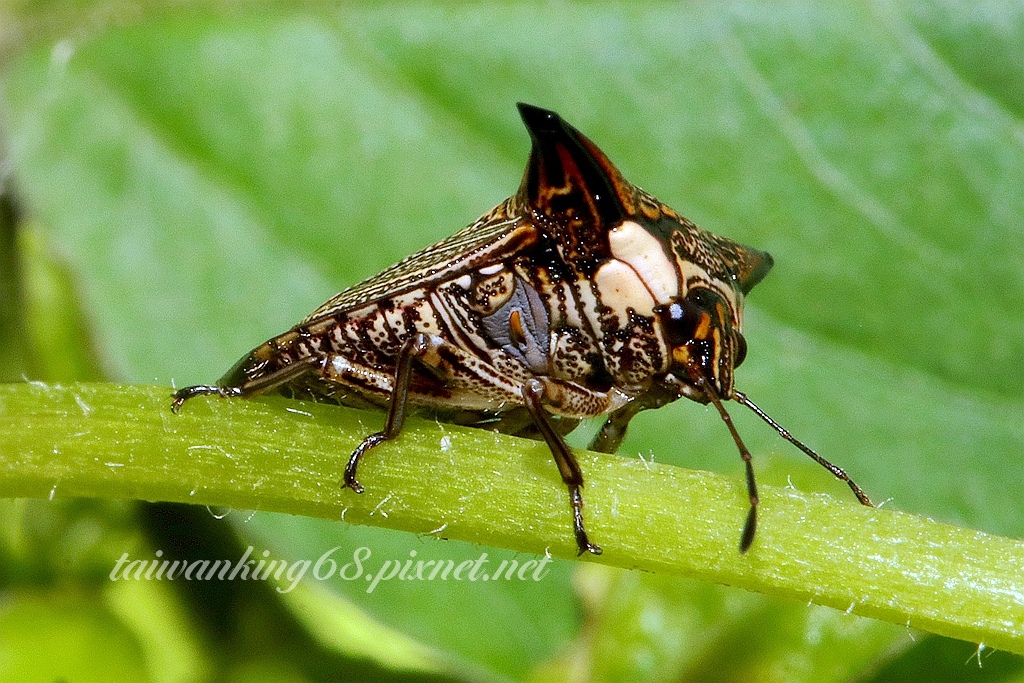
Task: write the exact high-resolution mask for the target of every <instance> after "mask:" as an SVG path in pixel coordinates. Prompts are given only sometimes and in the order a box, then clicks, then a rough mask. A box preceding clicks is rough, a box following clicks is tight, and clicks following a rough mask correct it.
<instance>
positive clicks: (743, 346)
mask: <svg viewBox="0 0 1024 683" xmlns="http://www.w3.org/2000/svg"><path fill="white" fill-rule="evenodd" d="M746 357H747V340H746V339H744V338H743V335H742V334H741V333H739V332H737V333H736V359H735V360H734V361H733V364H732V365H733V367H734V368H738V367H739V366H740V365H741V364H742V363H743V361H744V359H746Z"/></svg>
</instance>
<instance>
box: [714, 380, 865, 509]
mask: <svg viewBox="0 0 1024 683" xmlns="http://www.w3.org/2000/svg"><path fill="white" fill-rule="evenodd" d="M732 397H733V399H734V400H735V401H736V402H737V403H742V404H743V405H745V406H746V407H748V408H750V409H751V410H752V411H754V414H756V415H757V416H758V417H759V418H761V419H762V420H764V421H765V422H767V423H768V425H769V426H771V427H772V428H773V429H774V430H775V431H776V432H778V433H779V436H781V437H782V438H783V439H785V440H786V441H788V442H790V443H791V444H793V445H794V446H796V447H797V448H799V449H800V450H801V451H803V452H804V453H806V454H807V455H809V456H810V457H811V458H812V459H813V460H814V461H815V462H816V463H818V464H819V465H821V466H822V467H824V468H825V469H826V470H828V471H829V472H831V473H832V476H834V477H835V478H836V479H838V480H840V481H845V482H846V485H847V486H849V487H850V490H851V491H853V495H855V496H857V500H859V501H860V503H861V505H867V506H868V507H874V505H873V503H872V502H871V499H870V498H868V496H867V494H866V493H864V491H863V490H862V489H861V487H859V486H857V484H855V483H854V481H853V479H850V476H849V475H848V474H847V473H846V470H844V469H843V468H842V467H839V466H838V465H833V464H832V463H831V462H829V461H828V460H826V459H825V458H823V457H821V456H820V455H818V454H817V453H816V452H815V451H814V450H813V449H812V448H811V447H810V446H806V445H804V443H803V442H802V441H800V440H799V439H797V438H796V437H795V436H793V435H792V434H790V433H789V432H788V431H787V430H786V429H785V428H784V427H783V426H782V425H780V424H779V423H778V422H776V421H775V420H773V419H772V418H771V417H770V416H769V415H768V413H766V412H764V411H763V410H761V409H760V408H758V407H757V405H756V404H755V403H754V402H753V401H751V400H750V399H749V398H748V397H747V395H746V394H744V393H743V392H742V391H733V392H732Z"/></svg>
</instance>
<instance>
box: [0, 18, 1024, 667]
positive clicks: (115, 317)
mask: <svg viewBox="0 0 1024 683" xmlns="http://www.w3.org/2000/svg"><path fill="white" fill-rule="evenodd" d="M1022 40H1024V3H1019V2H1018V3H1004V2H995V1H993V2H980V3H956V2H944V1H941V0H936V1H934V2H925V1H923V0H922V1H916V2H910V3H898V2H895V1H893V2H854V3H848V4H846V5H843V6H832V5H831V4H821V3H815V2H810V1H808V2H798V1H793V2H785V3H767V2H764V3H761V2H716V3H686V4H682V3H651V4H646V5H644V6H642V7H635V6H629V7H627V6H625V5H619V4H617V3H612V2H600V1H598V2H588V3H584V4H579V5H576V4H571V3H562V2H558V3H542V2H511V3H493V2H492V3H487V4H468V3H451V4H425V3H393V4H389V3H369V2H367V3H349V4H346V5H345V6H343V7H341V6H332V5H329V4H316V3H303V4H301V5H298V6H295V5H292V4H290V3H230V2H224V3H209V4H206V3H190V2H180V3H176V2H153V3H125V2H102V1H97V2H88V1H84V0H83V1H79V2H55V1H54V2H47V1H43V0H40V1H35V2H33V1H30V0H21V1H19V0H14V1H13V2H12V1H11V0H7V2H6V3H4V4H0V380H2V381H9V382H18V381H24V380H27V379H28V380H43V381H47V382H69V381H77V380H109V381H118V382H132V383H141V384H159V385H166V386H167V387H168V388H169V387H170V386H171V385H172V383H173V384H175V385H176V386H183V385H186V384H192V383H208V382H211V381H213V380H215V379H216V378H218V377H219V376H220V375H221V374H223V372H224V371H225V370H226V369H227V368H228V367H230V365H231V364H232V363H233V362H234V361H235V360H236V359H237V358H238V357H239V356H241V355H242V354H243V353H244V352H246V351H247V350H249V349H250V348H252V347H253V346H255V345H256V344H258V343H260V342H262V341H263V340H264V339H266V338H268V337H270V336H271V335H273V334H275V333H278V332H280V331H282V330H285V329H287V328H289V327H290V326H291V325H293V324H294V323H295V322H297V321H298V320H300V319H301V318H303V317H304V316H305V315H306V314H307V313H309V312H310V311H312V310H313V309H314V308H316V307H317V306H318V305H319V304H320V303H322V302H323V301H324V300H326V299H327V298H328V297H330V296H331V295H332V294H334V293H335V292H337V291H339V290H340V289H342V288H344V287H346V286H348V285H351V284H354V283H355V282H357V281H358V280H360V279H362V278H364V277H367V276H369V275H372V274H374V273H375V272H377V271H379V270H380V269H382V268H383V267H385V266H387V265H389V264H390V263H392V262H394V261H396V260H398V259H399V258H401V257H403V256H405V255H407V254H409V253H411V252H412V251H414V250H416V249H419V248H421V247H423V246H425V245H427V244H429V243H431V242H434V241H436V240H438V239H441V238H443V237H445V236H447V235H449V234H451V233H453V232H454V231H456V230H457V229H459V228H461V227H463V226H464V225H466V224H468V223H470V222H472V221H473V220H474V219H475V218H476V217H477V216H479V215H480V214H482V213H483V212H485V211H486V210H487V209H489V208H490V207H492V206H493V205H495V204H497V203H498V202H499V201H500V200H502V199H503V198H505V197H506V196H508V195H509V194H511V193H513V192H514V191H515V189H516V188H517V187H518V183H519V179H520V177H521V174H522V169H523V165H524V164H525V161H526V156H527V153H528V149H529V143H528V138H527V135H526V132H525V131H524V130H523V129H522V126H521V124H520V122H519V119H518V116H517V113H516V111H515V107H514V104H515V102H516V101H526V102H529V103H532V104H536V105H539V106H542V107H546V108H550V109H554V110H556V111H558V112H559V113H560V114H562V116H563V117H564V118H566V119H567V120H568V121H570V122H572V123H573V124H574V125H576V126H577V127H578V128H579V129H580V130H582V131H583V132H584V133H585V134H586V135H588V136H589V137H590V138H592V139H593V140H594V141H595V142H596V143H597V144H598V145H599V146H601V147H602V149H604V151H605V152H606V153H607V154H608V155H609V157H610V158H611V159H612V160H613V161H614V162H615V163H616V164H617V165H618V166H619V168H620V169H621V170H622V171H623V173H624V175H625V176H626V177H627V178H628V179H630V180H631V181H633V182H634V183H636V184H638V185H640V186H641V187H643V188H644V189H646V190H648V191H650V192H652V193H653V194H654V195H656V196H657V197H659V198H660V199H662V200H663V201H665V202H666V203H668V204H670V205H671V206H673V207H675V208H676V209H677V210H679V211H680V212H681V213H683V214H684V215H686V216H688V217H689V218H690V219H692V220H694V221H695V222H697V223H698V224H700V225H701V226H703V227H705V228H707V229H709V230H711V231H713V232H716V233H718V234H722V235H725V236H728V237H731V238H733V239H735V240H737V241H740V242H743V243H746V244H750V245H752V246H755V247H758V248H761V249H766V250H768V251H770V252H771V253H772V254H773V256H774V257H775V261H776V267H775V269H774V271H773V272H772V274H771V275H770V276H769V277H768V278H767V279H766V280H765V282H764V283H763V284H761V285H759V286H758V288H757V289H756V290H754V292H753V293H752V295H751V297H750V298H749V300H748V304H747V310H746V325H745V330H744V331H745V334H746V337H747V340H748V342H749V347H750V352H749V355H748V359H747V361H746V363H745V364H744V366H743V368H742V369H741V370H740V371H739V373H738V375H737V385H738V387H739V388H740V389H742V390H743V391H745V392H747V393H748V394H749V395H750V396H751V397H752V398H753V399H754V400H756V401H757V402H758V403H760V404H761V405H762V407H764V408H765V409H766V410H767V411H768V412H770V413H771V414H772V415H773V416H774V417H776V418H777V419H778V420H779V421H780V422H781V423H782V424H783V425H785V426H786V427H787V428H788V429H790V430H791V431H792V432H793V433H794V434H795V435H797V436H798V437H799V438H801V439H803V440H805V441H806V442H808V443H809V444H811V445H812V446H814V447H815V448H817V449H819V450H820V451H821V452H822V453H823V454H824V455H825V456H826V457H828V458H830V459H831V460H833V461H834V462H836V463H837V464H840V465H842V466H843V467H844V468H846V469H847V470H848V471H849V472H850V473H851V475H852V476H853V477H854V478H855V479H856V480H857V481H858V483H860V484H861V485H862V486H863V487H864V489H865V490H866V491H868V492H869V493H870V494H871V495H872V497H873V498H875V499H876V500H886V501H888V502H887V504H888V505H893V506H896V507H898V508H899V509H902V510H907V511H911V512H915V513H919V514H924V515H927V516H929V517H932V518H935V519H939V520H942V521H948V522H952V523H957V524H962V525H966V526H970V527H972V528H976V529H980V530H983V531H988V532H992V533H998V534H1004V535H1009V536H1015V537H1019V536H1021V535H1024V509H1022V506H1021V504H1020V497H1019V492H1020V491H1021V490H1022V488H1024V462H1022V459H1021V453H1022V451H1024V448H1022V447H1024V421H1022V420H1021V417H1020V416H1021V415H1022V414H1024V389H1022V387H1024V362H1021V361H1022V358H1024V321H1022V314H1021V312H1022V311H1024V229H1022V222H1021V216H1024V122H1022V115H1024V52H1022V51H1021V50H1020V45H1021V41H1022ZM168 390H170V389H168ZM737 422H738V423H739V425H740V429H741V431H742V432H743V434H744V438H745V439H746V440H747V443H748V445H749V446H750V447H751V449H752V450H753V451H754V453H755V460H756V462H757V467H758V472H759V475H758V476H759V477H760V478H762V479H763V480H764V481H765V482H772V483H776V484H786V483H787V482H792V483H793V484H794V485H796V486H797V487H799V488H802V489H807V490H822V491H829V492H834V493H835V495H837V496H842V497H845V498H849V491H847V490H846V489H845V488H844V487H842V485H837V484H836V483H835V482H833V481H832V480H831V478H830V476H829V475H828V474H827V473H825V472H823V471H819V469H818V468H816V466H814V465H813V464H811V463H808V462H805V460H806V459H805V458H803V456H801V455H800V454H799V453H797V452H796V451H794V450H793V449H792V448H790V447H788V446H787V444H785V443H784V442H782V441H781V440H780V439H779V438H778V437H777V435H775V434H774V433H773V432H771V431H770V430H769V429H767V428H766V427H765V426H764V425H762V424H759V423H758V422H757V421H756V419H753V418H752V417H751V416H748V415H745V414H738V415H737ZM638 454H639V455H641V456H642V457H644V458H647V459H650V458H652V457H653V458H655V459H656V460H657V461H658V462H668V463H673V464H679V465H684V466H687V467H699V468H706V469H713V470H716V471H722V472H729V473H733V474H736V475H737V476H739V475H740V471H741V470H740V462H739V459H738V458H737V457H736V456H735V451H734V448H733V446H732V443H731V440H730V439H729V436H728V432H727V431H726V430H725V429H724V428H723V426H722V425H721V423H720V422H719V420H718V419H717V417H716V416H714V415H712V414H711V413H709V412H708V411H707V410H706V409H705V408H704V407H702V406H699V405H696V404H693V403H689V402H679V403H677V404H675V405H672V406H669V407H667V408H664V409H661V410H658V411H651V412H649V413H646V414H644V415H642V416H640V417H639V418H638V419H637V420H636V421H635V422H634V424H633V426H632V429H631V432H630V435H629V438H628V439H627V440H626V443H625V444H624V446H623V449H622V455H623V457H637V456H638ZM0 458H17V454H10V453H0ZM248 546H253V547H254V548H256V552H262V551H263V550H264V549H266V550H269V551H270V552H271V553H273V556H274V557H279V558H285V559H296V558H313V559H315V558H317V557H319V556H320V555H321V554H322V553H323V552H324V551H326V550H328V549H330V548H332V547H335V546H339V547H341V548H343V549H344V551H345V552H346V553H351V550H352V549H355V548H358V547H360V546H368V547H370V548H372V549H373V552H374V553H375V554H376V555H378V556H380V557H393V558H405V557H408V556H409V552H410V550H418V551H419V552H420V553H421V554H429V555H430V556H431V557H440V558H445V559H448V558H451V559H454V560H457V561H458V560H461V559H465V558H476V557H478V556H479V555H480V553H481V552H488V553H489V555H490V556H491V557H492V558H503V557H507V558H516V559H519V560H523V559H528V556H522V555H514V554H513V553H510V552H503V551H500V550H496V549H492V548H481V547H476V546H471V545H468V544H461V543H456V542H442V541H435V540H426V539H422V538H419V537H416V536H411V535H407V534H402V533H398V532H392V531H385V530H379V529H372V528H358V527H352V526H349V525H346V524H344V523H341V522H325V521H321V520H313V519H304V518H294V517H287V516H283V515H272V514H269V513H255V514H253V513H248V512H243V511H237V510H209V509H207V508H190V507H185V506H176V505H161V504H142V503H134V502H116V501H102V500H62V499H60V498H59V497H58V498H56V499H55V500H52V501H39V500H16V501H11V500H4V501H0V680H12V681H13V680H49V681H52V680H58V679H61V680H68V681H90V680H152V681H161V682H167V683H172V682H186V681H212V680H232V681H235V680H237V681H242V680H246V681H252V680H255V681H320V680H396V681H399V680H400V681H413V680H417V681H418V680H426V681H441V680H456V681H477V680H529V681H549V680H550V681H561V680H577V681H585V680H595V681H605V680H608V681H618V680H635V681H691V680H692V681H704V680H723V681H805V680H806V681H812V680H813V681H850V680H853V681H877V682H881V681H894V680H901V681H906V680H922V681H924V680H927V681H943V680H948V681H1024V660H1022V658H1020V657H1015V656H1010V655H1005V654H1002V653H993V652H992V651H990V650H987V649H984V648H979V647H978V645H977V644H971V643H963V642H957V641H952V640H947V639H943V638H938V637H932V636H927V635H925V634H922V633H917V632H914V631H912V630H909V629H906V628H900V627H896V626H892V625H890V624H883V623H878V622H874V621H871V620H867V619H863V618H858V617H854V616H849V615H845V614H841V613H837V612H835V611H832V610H829V609H825V608H819V607H811V606H807V605H802V604H791V603H785V602H777V601H770V600H767V599H765V598H762V597H761V596H758V595H753V594H749V593H745V592H742V591H739V590H735V589H729V588H724V587H719V586H711V585H705V584H700V583H696V582H689V581H684V580H680V579H675V578H665V577H659V576H652V575H648V574H640V573H636V572H626V571H618V570H612V569H609V568H607V567H600V566H592V565H591V566H577V565H576V564H575V563H572V562H564V561H555V562H554V563H553V564H552V565H551V566H552V569H551V573H550V574H549V575H548V576H547V577H546V578H545V579H544V580H543V581H540V582H529V584H524V583H520V582H514V583H505V584H502V585H499V584H498V583H497V582H491V583H488V584H481V583H461V584H446V585H441V584H439V583H437V582H418V581H412V582H402V583H390V584H387V585H384V584H382V585H381V586H380V587H379V588H378V590H377V591H375V592H374V593H373V594H366V592H365V587H364V586H359V585H356V586H352V585H351V582H343V581H338V582H303V583H302V584H301V585H300V586H299V587H298V588H297V589H296V590H295V591H292V592H291V593H288V594H280V593H278V592H275V591H274V590H273V587H272V586H270V585H267V584H263V583H259V584H256V583H246V582H209V583H201V582H177V583H172V582H158V581H138V582H125V581H121V582H112V581H110V580H109V579H108V578H107V577H108V574H109V573H110V571H111V569H112V568H113V566H114V562H115V561H116V560H117V558H119V557H121V556H122V554H123V553H125V552H128V553H129V555H130V556H132V557H133V558H134V557H140V558H151V557H153V556H154V555H153V554H154V553H155V551H156V550H162V551H163V552H164V553H165V554H167V555H168V556H172V555H173V556H175V557H198V558H210V557H230V558H237V557H239V556H240V555H242V553H243V552H244V550H245V548H247V547H248Z"/></svg>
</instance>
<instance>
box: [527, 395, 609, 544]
mask: <svg viewBox="0 0 1024 683" xmlns="http://www.w3.org/2000/svg"><path fill="white" fill-rule="evenodd" d="M544 394H545V391H544V383H543V382H542V381H541V380H539V379H529V380H527V381H526V382H525V383H524V384H523V400H524V401H525V403H526V408H527V410H529V411H530V415H531V417H533V421H534V423H535V424H536V425H537V429H538V430H540V433H541V436H543V437H544V441H545V442H547V444H548V447H549V448H550V449H551V454H552V455H553V456H554V458H555V464H556V465H558V472H559V473H560V474H561V475H562V481H564V482H565V485H566V486H567V487H569V503H570V504H571V505H572V529H573V533H574V534H575V536H576V547H577V549H578V552H577V554H578V555H582V554H583V553H585V552H588V553H593V554H594V555H600V554H601V548H600V547H599V546H597V545H595V544H593V543H591V542H590V539H588V538H587V531H586V529H585V528H584V527H583V493H582V491H581V489H582V488H583V472H582V471H580V466H579V464H578V463H577V462H576V456H574V455H573V454H572V451H571V450H570V449H569V446H568V445H567V444H566V443H565V439H563V438H562V435H561V434H559V433H558V430H556V429H555V427H554V426H553V425H552V424H551V418H550V416H549V415H548V413H547V411H546V410H545V409H544Z"/></svg>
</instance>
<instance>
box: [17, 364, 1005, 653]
mask: <svg viewBox="0 0 1024 683" xmlns="http://www.w3.org/2000/svg"><path fill="white" fill-rule="evenodd" d="M382 422H383V415H378V414H375V413H366V412H361V411H356V410H348V409H339V408H335V407H331V406H322V405H312V404H308V403H299V402H292V401H286V400H284V399H259V400H230V401H229V400H222V399H219V398H203V399H196V400H193V401H190V402H189V403H188V404H186V405H185V407H184V409H183V410H182V412H181V414H180V415H173V414H172V413H171V411H170V390H169V389H167V388H164V387H141V386H124V385H115V384H73V385H67V386H54V385H43V384H39V383H33V384H11V385H0V496H5V497H42V498H47V497H51V498H52V497H54V496H61V497H65V496H97V497H104V498H134V499H141V500H164V501H177V502H185V503H195V504H202V505H216V506H229V507H234V508H240V509H258V510H269V511H277V512H286V513H290V514H296V515H310V516H316V517H324V518H328V519H342V518H344V520H345V521H347V522H351V523H354V524H373V525H376V526H383V527H389V528H393V529H402V530H405V531H411V532H414V533H419V534H427V533H434V534H437V535H441V536H444V537H446V538H458V539H461V540H464V541H470V542H473V543H480V544H485V545H491V546H499V547H504V548H512V549H515V550H520V551H526V552H531V553H538V554H541V553H544V552H548V553H550V554H551V555H553V556H557V557H563V558H574V557H575V556H576V547H575V543H574V542H573V538H572V533H571V529H570V523H569V521H570V513H569V504H568V497H567V495H566V490H565V487H564V486H563V485H562V483H561V481H560V479H559V477H558V473H557V470H556V468H555V466H554V463H553V462H552V461H551V456H550V453H549V452H548V450H547V447H546V446H545V445H544V444H542V443H538V442H534V441H529V440H525V439H517V438H514V437H509V436H505V435H500V434H494V433H491V432H487V431H484V430H480V429H467V428H458V427H454V426H450V425H441V424H436V423H432V422H429V421H424V420H411V421H410V423H409V424H408V428H407V430H406V432H405V433H404V434H403V436H402V437H401V439H399V440H398V441H396V442H394V443H389V444H384V445H382V446H380V447H378V448H377V449H375V450H374V451H372V452H371V453H370V454H368V455H367V457H366V458H365V459H364V461H363V463H362V464H361V468H360V472H359V476H360V481H361V482H362V483H363V485H364V486H365V487H366V492H365V493H364V494H362V495H357V494H355V493H354V492H352V491H350V490H341V489H340V488H339V486H338V480H339V477H340V473H341V471H342V469H343V467H344V465H345V462H346V460H347V458H348V456H349V453H351V452H352V449H353V448H354V447H355V446H356V444H357V443H359V441H360V440H361V439H362V438H363V437H364V436H365V435H366V434H367V433H369V432H371V431H375V430H377V429H379V428H380V426H381V424H382ZM578 455H579V460H580V465H581V467H582V469H583V472H584V474H585V476H586V478H587V485H586V488H585V492H584V497H585V500H586V509H585V512H584V514H585V518H586V522H587V525H588V529H589V531H590V534H591V538H592V539H593V540H594V541H596V542H597V543H599V544H600V545H601V546H603V548H604V554H603V555H601V556H600V557H592V556H586V557H585V558H584V559H585V560H586V561H589V562H601V563H604V564H609V565H614V566H618V567H625V568H636V569H643V570H647V571H652V572H663V573H670V574H677V575H680V576H689V577H697V578H700V579H705V580H708V581H714V582H717V583H724V584H730V585H735V586H741V587H743V588H747V589H750V590H754V591H758V592H761V593H765V594H767V595H775V596H781V597H786V598H791V599H796V600H801V601H810V602H815V603H818V604H823V605H829V606H831V607H834V608H837V609H841V610H845V611H850V612H853V613H856V614H861V615H865V616H869V617H875V618H878V619H884V620H886V621H891V622H894V623H897V624H906V625H909V626H913V627H915V628H919V629H923V630H926V631H932V632H934V633H939V634H942V635H946V636H951V637H954V638H959V639H963V640H968V641H972V642H976V643H984V644H985V645H986V646H988V647H994V648H997V649H1002V650H1008V651H1011V652H1016V653H1022V654H1024V571H1022V569H1024V543H1022V542H1021V541H1017V540H1012V539H1008V538H1002V537H999V536H993V535H989V534H985V533H981V532H976V531H971V530H967V529H961V528H958V527H954V526H950V525H946V524H940V523H936V522H933V521H930V520H927V519H924V518H921V517H917V516H914V515H910V514H906V513H901V512H899V511H897V510H893V509H889V508H883V509H878V508H874V509H871V508H864V507H861V506H859V505H857V504H855V503H847V502H845V501H844V502H839V501H836V500H834V499H832V498H830V497H828V496H825V495H821V494H808V493H802V492H800V491H796V490H793V489H789V488H773V487H764V488H763V489H762V491H761V507H760V515H761V516H760V525H759V530H758V535H757V538H756V540H755V542H754V545H753V547H752V548H751V550H750V551H749V552H748V553H746V554H741V553H740V552H739V551H738V548H737V544H738V541H739V531H740V527H741V526H742V523H743V519H744V517H745V515H746V493H745V489H744V485H743V483H742V481H740V480H733V479H731V478H727V477H723V476H719V475H715V474H711V473H707V472H694V471H690V470H684V469H681V468H678V467H672V466H667V465H656V464H647V463H644V462H643V461H641V460H638V459H632V458H624V457H619V456H610V455H601V454H596V453H587V452H580V453H579V454H578Z"/></svg>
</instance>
